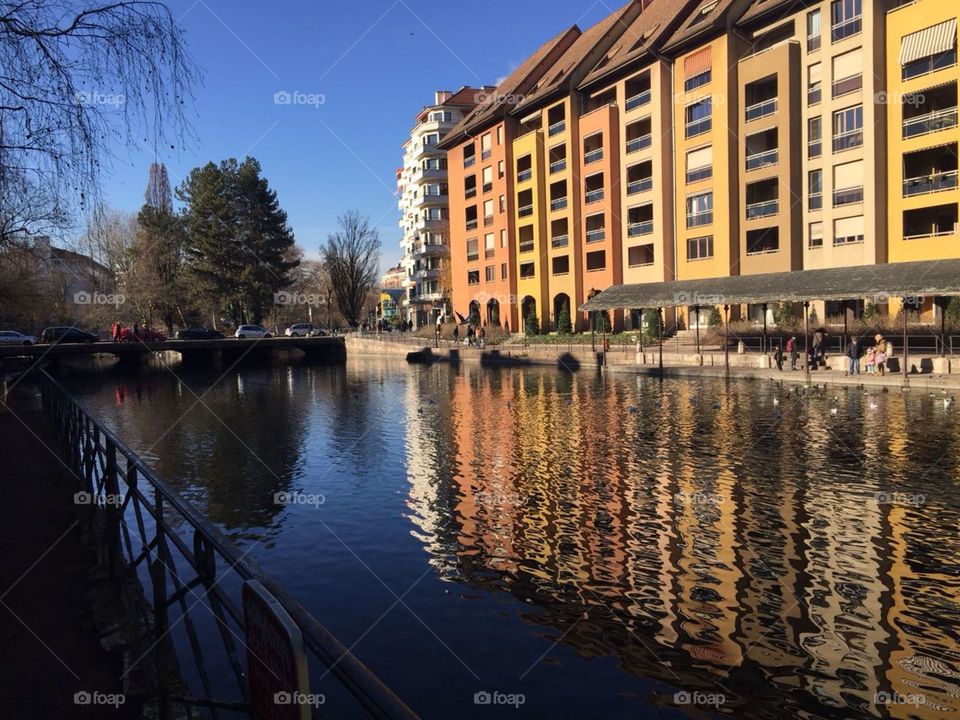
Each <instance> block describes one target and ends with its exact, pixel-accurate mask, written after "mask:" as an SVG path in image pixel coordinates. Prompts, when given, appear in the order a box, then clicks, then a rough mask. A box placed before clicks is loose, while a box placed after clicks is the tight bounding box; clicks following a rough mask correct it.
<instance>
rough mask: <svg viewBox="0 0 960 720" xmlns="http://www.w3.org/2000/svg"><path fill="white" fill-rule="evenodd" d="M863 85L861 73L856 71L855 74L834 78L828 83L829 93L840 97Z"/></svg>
mask: <svg viewBox="0 0 960 720" xmlns="http://www.w3.org/2000/svg"><path fill="white" fill-rule="evenodd" d="M862 87H863V75H862V74H861V73H857V74H856V75H850V76H849V77H845V78H840V79H839V80H834V81H833V83H831V85H830V94H831V95H832V96H833V97H835V98H836V97H840V96H841V95H847V94H849V93H852V92H856V91H857V90H860V89H861V88H862Z"/></svg>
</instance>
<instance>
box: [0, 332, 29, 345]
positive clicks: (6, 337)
mask: <svg viewBox="0 0 960 720" xmlns="http://www.w3.org/2000/svg"><path fill="white" fill-rule="evenodd" d="M36 344H37V339H36V338H35V337H34V336H33V335H24V334H23V333H21V332H17V331H16V330H0V345H36Z"/></svg>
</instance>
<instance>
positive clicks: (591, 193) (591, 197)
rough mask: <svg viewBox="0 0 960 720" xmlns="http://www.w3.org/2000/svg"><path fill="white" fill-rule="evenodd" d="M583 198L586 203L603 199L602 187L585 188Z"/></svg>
mask: <svg viewBox="0 0 960 720" xmlns="http://www.w3.org/2000/svg"><path fill="white" fill-rule="evenodd" d="M585 199H586V201H587V205H589V204H590V203H595V202H600V201H601V200H603V188H600V189H598V190H587V192H586V195H585Z"/></svg>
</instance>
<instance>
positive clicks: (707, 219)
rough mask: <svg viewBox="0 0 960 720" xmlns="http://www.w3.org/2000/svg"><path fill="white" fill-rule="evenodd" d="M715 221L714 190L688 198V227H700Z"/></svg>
mask: <svg viewBox="0 0 960 720" xmlns="http://www.w3.org/2000/svg"><path fill="white" fill-rule="evenodd" d="M712 222H713V192H712V191H711V192H705V193H700V194H698V195H691V196H690V197H688V198H687V227H688V228H692V227H700V226H701V225H709V224H710V223H712Z"/></svg>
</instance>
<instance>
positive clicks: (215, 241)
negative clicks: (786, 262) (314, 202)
mask: <svg viewBox="0 0 960 720" xmlns="http://www.w3.org/2000/svg"><path fill="white" fill-rule="evenodd" d="M177 197H178V198H179V199H180V200H182V201H183V202H184V203H186V205H187V207H186V211H185V221H186V232H187V243H186V251H185V257H186V260H187V266H188V268H189V271H190V276H191V278H192V279H193V283H194V289H195V291H196V293H197V294H198V295H199V297H200V298H201V299H202V300H203V301H204V302H205V304H207V305H209V306H211V307H212V308H214V309H217V308H220V309H223V310H225V311H226V312H227V314H228V315H229V316H230V317H231V318H232V319H233V320H234V321H235V322H237V323H245V322H254V323H259V322H261V320H262V318H263V316H264V313H265V311H266V309H267V308H268V306H269V305H270V304H271V303H272V301H273V294H274V293H276V292H277V291H279V290H281V289H283V288H285V287H287V286H288V285H290V283H291V282H292V278H291V275H290V271H291V270H293V269H294V268H295V267H296V266H297V265H298V264H299V260H297V259H296V258H295V257H293V252H292V251H293V249H294V239H293V233H292V232H291V230H290V228H289V227H288V226H287V214H286V213H285V212H284V211H283V210H282V209H280V204H279V202H278V200H277V194H276V192H274V191H273V190H271V189H270V186H269V184H268V182H267V180H266V179H265V178H262V177H261V176H260V164H259V163H258V162H257V161H256V160H254V159H253V158H246V159H245V160H244V161H243V162H242V163H238V162H237V161H236V160H235V159H232V158H231V159H230V160H225V161H223V162H221V163H220V165H214V164H213V163H207V164H206V165H205V166H204V167H202V168H196V169H194V170H193V171H192V172H191V173H190V176H189V177H188V178H187V179H186V180H185V181H184V183H183V184H182V185H181V186H180V188H179V189H178V191H177Z"/></svg>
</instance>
